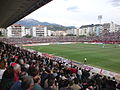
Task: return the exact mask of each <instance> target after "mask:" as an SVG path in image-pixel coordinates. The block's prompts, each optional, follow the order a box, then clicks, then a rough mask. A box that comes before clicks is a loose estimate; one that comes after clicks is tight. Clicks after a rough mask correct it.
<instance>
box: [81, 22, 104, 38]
mask: <svg viewBox="0 0 120 90" xmlns="http://www.w3.org/2000/svg"><path fill="white" fill-rule="evenodd" d="M101 28H102V26H101V25H100V24H95V25H94V24H91V25H83V26H81V27H80V29H79V35H86V36H93V35H96V36H98V35H100V33H101V30H102V29H101Z"/></svg>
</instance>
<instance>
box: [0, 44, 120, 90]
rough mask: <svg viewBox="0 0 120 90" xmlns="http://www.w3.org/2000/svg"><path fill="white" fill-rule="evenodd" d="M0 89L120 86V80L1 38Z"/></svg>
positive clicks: (110, 89)
mask: <svg viewBox="0 0 120 90" xmlns="http://www.w3.org/2000/svg"><path fill="white" fill-rule="evenodd" d="M0 90H120V82H118V81H116V79H115V78H114V77H113V78H110V77H106V76H102V75H99V74H96V73H90V71H89V70H88V71H87V70H84V69H82V68H80V67H78V66H76V65H73V64H72V63H71V64H68V63H66V62H64V61H61V60H52V59H51V58H47V57H45V56H41V55H39V54H38V53H37V52H30V51H28V50H26V49H23V48H21V47H16V46H14V45H10V44H5V43H3V42H0Z"/></svg>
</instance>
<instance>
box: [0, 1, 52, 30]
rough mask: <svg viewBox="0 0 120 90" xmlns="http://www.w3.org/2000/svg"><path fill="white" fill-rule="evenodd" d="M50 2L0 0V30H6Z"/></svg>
mask: <svg viewBox="0 0 120 90" xmlns="http://www.w3.org/2000/svg"><path fill="white" fill-rule="evenodd" d="M50 1H52V0H0V28H7V27H8V26H10V25H12V24H13V23H15V22H17V21H18V20H20V19H22V18H23V17H25V16H26V15H28V14H30V13H31V12H33V11H35V10H36V9H38V8H40V7H42V6H43V5H45V4H47V3H49V2H50Z"/></svg>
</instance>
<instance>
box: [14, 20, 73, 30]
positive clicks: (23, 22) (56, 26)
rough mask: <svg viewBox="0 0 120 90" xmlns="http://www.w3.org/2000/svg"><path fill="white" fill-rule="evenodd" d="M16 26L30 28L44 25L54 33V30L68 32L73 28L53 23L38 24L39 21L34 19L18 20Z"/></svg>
mask: <svg viewBox="0 0 120 90" xmlns="http://www.w3.org/2000/svg"><path fill="white" fill-rule="evenodd" d="M16 24H21V25H24V26H26V27H32V26H34V25H45V26H47V27H48V29H49V30H54V31H56V30H68V29H72V28H75V27H74V26H63V25H59V24H55V23H49V22H40V21H38V20H34V19H24V20H20V21H18V22H17V23H16Z"/></svg>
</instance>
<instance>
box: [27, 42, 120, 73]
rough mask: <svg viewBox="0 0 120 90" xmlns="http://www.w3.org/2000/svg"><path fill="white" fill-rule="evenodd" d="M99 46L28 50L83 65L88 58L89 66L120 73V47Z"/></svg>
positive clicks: (55, 46)
mask: <svg viewBox="0 0 120 90" xmlns="http://www.w3.org/2000/svg"><path fill="white" fill-rule="evenodd" d="M116 46H117V47H116V48H115V45H109V44H107V45H105V48H103V47H102V45H97V44H94V45H93V44H67V45H48V46H28V47H26V48H30V49H34V50H36V51H40V52H44V53H49V54H53V55H56V56H61V57H64V58H67V59H71V60H75V61H78V62H81V63H83V61H84V58H85V57H86V58H87V64H88V65H91V66H95V67H98V68H103V69H106V70H110V71H113V72H117V73H120V46H118V45H116Z"/></svg>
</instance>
